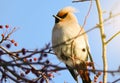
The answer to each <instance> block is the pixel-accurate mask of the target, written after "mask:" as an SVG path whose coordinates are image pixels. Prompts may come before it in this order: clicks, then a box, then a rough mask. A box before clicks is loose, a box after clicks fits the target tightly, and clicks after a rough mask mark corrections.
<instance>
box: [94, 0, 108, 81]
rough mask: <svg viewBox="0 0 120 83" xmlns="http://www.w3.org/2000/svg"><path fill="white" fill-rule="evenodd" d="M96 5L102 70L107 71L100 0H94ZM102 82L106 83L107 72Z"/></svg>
mask: <svg viewBox="0 0 120 83" xmlns="http://www.w3.org/2000/svg"><path fill="white" fill-rule="evenodd" d="M96 6H97V10H98V15H99V29H100V34H101V40H102V57H103V65H104V66H103V70H104V71H107V69H108V65H107V56H106V44H105V42H106V38H105V33H104V26H103V17H102V10H101V6H100V1H99V0H96ZM103 83H107V73H106V72H104V73H103Z"/></svg>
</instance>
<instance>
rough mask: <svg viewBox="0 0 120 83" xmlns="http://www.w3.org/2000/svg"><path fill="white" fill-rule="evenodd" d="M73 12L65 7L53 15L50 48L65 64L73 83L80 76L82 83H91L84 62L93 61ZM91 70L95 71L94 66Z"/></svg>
mask: <svg viewBox="0 0 120 83" xmlns="http://www.w3.org/2000/svg"><path fill="white" fill-rule="evenodd" d="M75 12H77V9H76V8H74V7H72V6H67V7H64V8H62V9H61V10H60V11H59V12H58V13H57V14H56V15H53V17H54V18H55V24H54V27H53V29H52V47H53V51H54V53H55V55H56V56H57V57H58V59H59V60H60V61H61V62H63V63H65V65H66V67H67V69H68V70H69V72H70V73H71V75H72V77H73V78H74V79H75V81H77V82H78V75H80V77H81V78H82V82H83V83H91V82H92V81H91V78H90V76H89V72H88V71H87V64H86V62H87V61H88V58H90V61H91V62H93V59H92V56H91V55H90V48H89V44H88V37H87V34H86V33H85V30H84V29H83V27H81V26H80V25H79V22H78V20H77V17H76V16H75ZM83 33H84V34H83ZM92 68H93V69H95V67H94V65H92Z"/></svg>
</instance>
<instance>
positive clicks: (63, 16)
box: [60, 13, 68, 18]
mask: <svg viewBox="0 0 120 83" xmlns="http://www.w3.org/2000/svg"><path fill="white" fill-rule="evenodd" d="M67 14H68V13H65V14H64V15H62V16H60V18H65V17H66V16H67Z"/></svg>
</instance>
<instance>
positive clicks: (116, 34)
mask: <svg viewBox="0 0 120 83" xmlns="http://www.w3.org/2000/svg"><path fill="white" fill-rule="evenodd" d="M119 34H120V31H119V32H117V33H116V34H114V35H113V36H112V37H111V38H110V39H108V40H107V41H106V44H108V43H109V42H110V41H111V40H113V39H114V38H115V37H116V36H118V35H119Z"/></svg>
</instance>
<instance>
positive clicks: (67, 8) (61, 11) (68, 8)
mask: <svg viewBox="0 0 120 83" xmlns="http://www.w3.org/2000/svg"><path fill="white" fill-rule="evenodd" d="M75 12H77V9H75V8H74V7H71V6H68V7H65V8H63V9H61V10H60V11H59V12H58V14H57V16H63V15H64V14H66V13H75Z"/></svg>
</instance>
